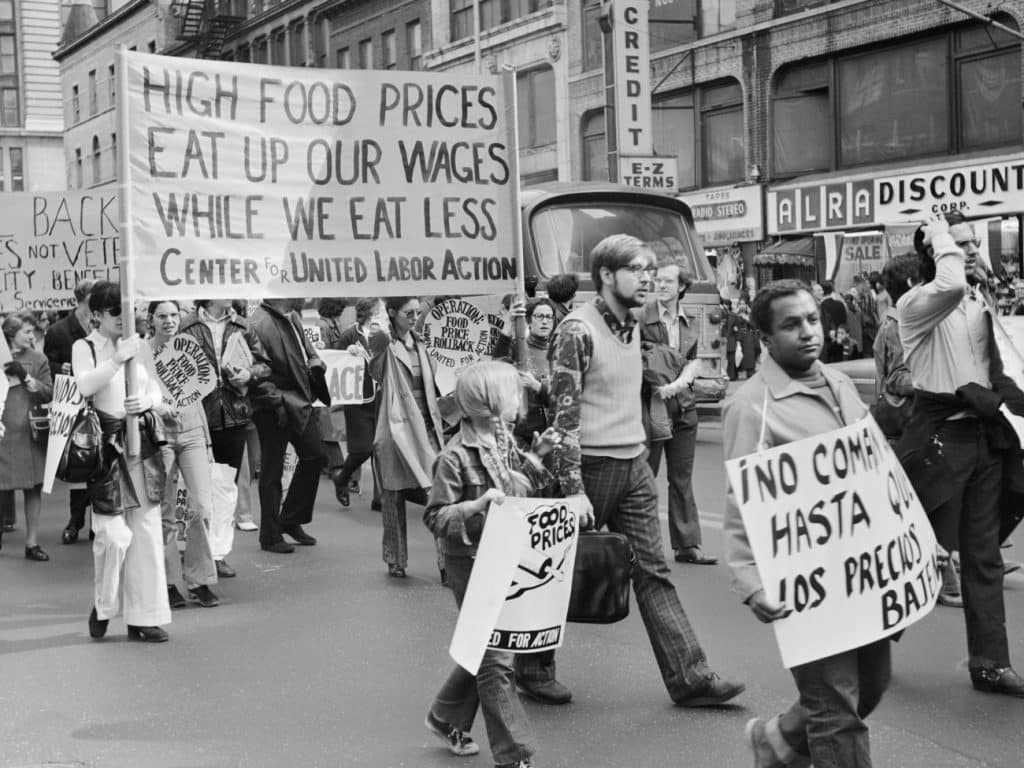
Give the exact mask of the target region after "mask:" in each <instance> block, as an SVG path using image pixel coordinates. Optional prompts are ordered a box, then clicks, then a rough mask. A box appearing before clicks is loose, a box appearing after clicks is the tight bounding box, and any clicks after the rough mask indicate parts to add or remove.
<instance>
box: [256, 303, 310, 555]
mask: <svg viewBox="0 0 1024 768" xmlns="http://www.w3.org/2000/svg"><path fill="white" fill-rule="evenodd" d="M293 303H294V302H293V301H292V300H291V299H268V300H266V301H264V302H263V303H262V304H260V306H259V307H258V308H257V309H256V311H255V312H253V315H252V317H251V318H250V320H249V323H250V326H251V328H252V329H253V331H255V333H256V336H257V337H258V338H259V340H260V343H262V345H263V349H264V351H265V352H266V354H267V357H269V359H270V377H269V379H268V380H267V382H265V383H264V385H261V388H260V391H259V393H258V394H255V395H254V397H253V405H254V406H255V408H256V412H255V413H254V414H253V421H254V422H255V423H256V431H257V432H258V433H259V436H260V455H261V461H260V482H259V488H260V547H261V548H262V549H264V550H267V551H268V552H276V553H278V554H287V553H289V552H292V551H293V550H294V549H295V548H294V547H293V546H292V545H291V544H289V543H287V542H286V541H285V540H284V538H283V536H282V534H284V533H287V534H288V535H289V536H291V537H292V538H293V539H294V540H295V541H296V542H298V543H299V544H302V545H305V546H312V545H314V544H316V539H315V538H313V537H312V536H310V535H309V534H308V533H306V532H305V531H304V530H303V529H302V526H303V525H304V524H306V523H309V522H310V521H311V520H312V519H313V505H314V504H315V503H316V493H317V488H318V485H319V480H320V470H321V469H322V468H323V466H324V464H325V462H326V461H327V458H326V456H325V455H324V449H323V443H322V442H321V440H320V429H319V426H318V423H317V419H316V418H314V414H313V400H314V399H315V396H314V394H313V387H312V382H311V381H310V372H311V371H312V370H313V369H314V368H319V369H320V370H321V371H322V370H323V369H324V362H323V361H322V360H321V359H320V358H319V357H317V354H316V350H314V349H313V347H312V345H311V344H310V343H309V342H308V341H307V340H306V336H305V334H304V333H303V331H302V322H301V320H300V319H299V316H298V315H297V314H296V313H295V312H294V311H293V310H292V306H293ZM288 443H291V444H292V446H293V447H294V448H295V453H296V455H297V456H298V459H299V463H298V465H297V466H296V468H295V474H294V475H293V477H292V482H291V486H290V487H289V488H288V495H287V497H286V498H285V499H284V504H282V503H281V475H282V472H283V471H284V455H285V451H286V450H287V448H288Z"/></svg>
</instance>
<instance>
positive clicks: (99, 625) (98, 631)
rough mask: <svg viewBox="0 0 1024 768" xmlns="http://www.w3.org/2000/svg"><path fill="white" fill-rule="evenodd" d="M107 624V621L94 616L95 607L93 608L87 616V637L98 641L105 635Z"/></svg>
mask: <svg viewBox="0 0 1024 768" xmlns="http://www.w3.org/2000/svg"><path fill="white" fill-rule="evenodd" d="M109 623H110V620H109V619H101V618H99V616H98V615H97V614H96V606H93V607H92V612H91V613H90V614H89V637H91V638H92V639H93V640H99V639H100V638H101V637H103V636H104V635H105V634H107V624H109Z"/></svg>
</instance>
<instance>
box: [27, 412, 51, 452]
mask: <svg viewBox="0 0 1024 768" xmlns="http://www.w3.org/2000/svg"><path fill="white" fill-rule="evenodd" d="M28 429H29V433H30V434H31V435H32V439H33V440H35V441H36V442H37V443H45V442H46V441H47V440H48V439H49V437H50V404H49V403H40V404H39V405H33V406H32V409H31V410H30V411H29V412H28Z"/></svg>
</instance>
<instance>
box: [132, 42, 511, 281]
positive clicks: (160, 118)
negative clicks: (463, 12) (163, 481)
mask: <svg viewBox="0 0 1024 768" xmlns="http://www.w3.org/2000/svg"><path fill="white" fill-rule="evenodd" d="M123 62H124V63H123V65H122V66H123V68H124V70H123V71H125V72H126V75H127V87H126V88H125V89H122V90H121V91H119V93H118V96H119V97H121V99H122V104H123V106H124V108H126V109H127V110H128V121H129V124H130V126H131V131H130V132H129V135H128V136H127V137H126V151H127V153H128V155H129V162H128V164H127V168H126V171H127V173H128V177H129V178H128V181H129V189H130V190H131V201H130V203H131V211H132V222H133V226H132V229H131V235H130V238H131V239H130V253H131V254H133V258H136V259H137V260H138V264H139V267H140V268H139V269H137V270H136V283H135V286H136V291H137V294H138V296H139V297H140V298H144V299H171V298H175V299H189V300H194V299H201V298H217V297H219V296H226V295H232V294H241V295H247V296H262V297H302V298H308V297H317V296H346V297H362V296H381V297H384V296H423V295H441V294H474V293H502V292H507V291H510V290H514V287H515V279H516V274H517V268H518V267H517V264H518V259H519V253H518V252H517V249H516V245H515V243H516V240H517V235H518V230H517V228H518V226H519V211H518V209H517V207H516V205H515V185H516V184H518V179H519V171H518V153H517V152H516V149H515V146H514V145H513V143H512V133H513V125H512V121H511V119H510V117H511V104H512V103H513V99H514V87H515V85H514V77H511V76H501V75H499V76H493V75H475V74H467V73H459V74H455V73H452V72H444V73H430V72H405V71H396V70H391V71H384V70H380V71H375V70H358V71H357V70H337V71H332V70H324V69H306V68H301V67H291V68H289V67H272V66H266V65H259V64H248V63H246V64H240V63H235V62H226V61H212V60H199V59H183V58H177V57H167V56H155V55H150V54H142V53H134V52H126V53H125V54H123ZM143 264H144V265H145V267H143Z"/></svg>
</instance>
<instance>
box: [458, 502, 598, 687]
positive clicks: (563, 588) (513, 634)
mask: <svg viewBox="0 0 1024 768" xmlns="http://www.w3.org/2000/svg"><path fill="white" fill-rule="evenodd" d="M578 515H579V510H578V508H577V506H576V502H574V501H573V500H570V499H519V498H511V497H510V498H507V499H506V500H505V503H504V504H501V505H494V504H492V505H491V508H490V510H489V512H488V514H487V523H486V525H485V526H484V532H483V536H482V537H481V539H480V546H479V548H478V550H477V556H476V559H475V561H474V563H473V574H472V576H471V577H470V580H469V585H468V587H467V588H466V596H465V599H464V600H463V601H462V610H461V611H460V612H459V620H458V623H457V624H456V625H455V633H454V635H453V636H452V642H451V646H450V648H449V653H450V654H451V657H452V658H453V659H455V661H456V662H457V663H458V664H460V665H461V666H462V667H464V668H465V669H467V670H468V671H470V672H472V673H473V674H476V672H477V670H478V669H479V668H480V661H481V659H483V655H484V652H485V650H486V649H488V648H493V649H498V650H502V651H510V652H512V653H536V652H538V651H545V650H550V649H553V648H558V647H559V646H561V645H562V640H563V637H564V635H565V617H566V613H567V612H568V610H569V596H570V594H571V593H572V572H573V566H574V565H575V564H576V541H577V536H578V532H579V526H578V524H577V521H578Z"/></svg>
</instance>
